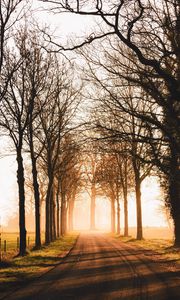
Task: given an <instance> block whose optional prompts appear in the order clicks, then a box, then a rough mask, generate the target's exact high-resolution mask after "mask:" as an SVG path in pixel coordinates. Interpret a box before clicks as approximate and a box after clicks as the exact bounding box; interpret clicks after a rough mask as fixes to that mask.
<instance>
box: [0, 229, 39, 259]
mask: <svg viewBox="0 0 180 300" xmlns="http://www.w3.org/2000/svg"><path fill="white" fill-rule="evenodd" d="M34 242H35V234H34V233H33V232H28V233H27V248H28V249H31V248H32V247H33V246H34ZM43 242H44V233H42V243H43ZM18 248H19V234H18V233H17V232H11V233H10V232H2V233H1V257H2V258H9V257H11V256H14V255H16V254H17V253H18Z"/></svg>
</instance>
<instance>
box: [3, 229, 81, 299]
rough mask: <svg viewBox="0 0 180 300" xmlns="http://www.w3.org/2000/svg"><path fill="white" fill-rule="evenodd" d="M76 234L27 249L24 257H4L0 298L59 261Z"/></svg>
mask: <svg viewBox="0 0 180 300" xmlns="http://www.w3.org/2000/svg"><path fill="white" fill-rule="evenodd" d="M77 236H78V234H75V233H70V234H68V235H66V236H64V237H62V238H60V239H58V240H56V241H55V242H53V243H51V244H50V245H48V246H43V247H42V249H40V250H31V251H29V254H28V255H27V256H25V257H15V258H14V259H12V258H11V259H9V258H7V257H6V259H5V260H3V261H2V262H0V299H1V298H3V297H4V295H6V294H7V293H9V292H10V291H12V290H13V289H14V288H18V287H19V286H22V284H24V283H26V282H28V281H30V280H32V279H36V278H37V277H39V276H41V275H42V274H43V273H44V272H46V271H48V270H49V269H51V268H52V267H54V266H55V265H57V264H58V263H60V261H61V256H62V254H63V253H64V252H68V251H69V250H70V249H71V248H72V246H73V245H74V243H75V242H76V239H77Z"/></svg>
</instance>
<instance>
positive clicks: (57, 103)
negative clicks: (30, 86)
mask: <svg viewBox="0 0 180 300" xmlns="http://www.w3.org/2000/svg"><path fill="white" fill-rule="evenodd" d="M49 79H50V81H49V92H48V94H47V95H46V105H43V108H42V109H41V111H40V113H39V118H40V120H41V129H40V135H39V143H42V144H43V145H44V148H43V152H42V153H41V160H42V164H43V165H44V170H45V172H46V174H47V178H48V186H47V194H46V231H45V232H46V243H49V242H51V241H52V240H53V239H54V234H53V233H55V226H54V225H55V223H54V220H55V217H54V210H53V207H54V204H55V202H54V201H55V200H54V199H55V198H54V197H55V196H54V195H55V193H54V192H55V191H54V188H55V182H54V181H55V174H56V168H57V165H58V159H59V156H60V154H61V143H62V140H63V138H64V136H65V134H66V133H67V132H69V131H71V130H72V127H73V119H74V117H75V114H76V111H77V107H78V104H79V101H80V96H79V87H76V88H75V86H74V83H73V73H72V69H71V70H70V68H69V69H68V66H67V65H65V63H60V62H58V61H57V60H56V61H55V62H54V64H53V71H52V73H51V78H49ZM53 224H54V225H53Z"/></svg>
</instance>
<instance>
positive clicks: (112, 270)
mask: <svg viewBox="0 0 180 300" xmlns="http://www.w3.org/2000/svg"><path fill="white" fill-rule="evenodd" d="M150 257H151V255H150V252H148V251H143V250H141V249H138V248H132V247H130V246H128V245H126V244H124V243H122V242H119V241H116V240H114V239H113V238H110V237H107V236H105V235H103V234H95V233H91V234H81V235H80V237H79V239H78V241H77V243H76V245H75V247H74V249H73V250H72V251H71V253H70V254H69V255H68V256H67V257H66V258H65V259H64V260H63V261H62V263H61V264H59V265H58V266H57V267H55V268H54V269H53V270H51V271H49V272H48V273H46V274H45V275H44V276H43V277H41V278H40V279H38V280H37V281H36V282H34V283H32V284H31V285H28V286H26V287H24V288H23V289H21V290H18V291H16V292H15V293H13V294H11V295H9V296H8V297H7V298H6V299H8V300H20V299H21V300H22V299H23V300H30V299H32V300H64V299H84V300H86V299H87V300H90V299H91V300H95V299H98V300H106V299H107V300H108V299H125V300H131V299H133V300H146V299H151V300H156V299H158V300H175V299H177V300H178V299H180V290H179V286H180V277H179V276H178V275H179V274H178V273H177V272H172V271H171V270H169V269H167V268H166V267H164V266H162V264H161V263H159V262H153V261H152V260H151V259H150Z"/></svg>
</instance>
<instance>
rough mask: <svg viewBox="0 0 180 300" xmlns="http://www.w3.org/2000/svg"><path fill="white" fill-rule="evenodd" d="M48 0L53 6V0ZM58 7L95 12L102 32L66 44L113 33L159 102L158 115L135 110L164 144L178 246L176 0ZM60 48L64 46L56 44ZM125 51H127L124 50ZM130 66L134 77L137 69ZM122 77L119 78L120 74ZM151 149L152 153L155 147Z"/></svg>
mask: <svg viewBox="0 0 180 300" xmlns="http://www.w3.org/2000/svg"><path fill="white" fill-rule="evenodd" d="M46 2H50V3H52V5H53V1H46ZM57 7H58V8H59V11H60V12H61V11H68V12H70V13H72V14H73V13H74V14H79V15H85V16H95V17H97V18H98V19H101V20H102V22H101V32H100V33H98V32H94V33H93V35H90V36H89V37H87V38H84V40H83V41H82V42H81V43H80V44H79V45H72V46H69V47H67V48H68V49H76V48H79V47H81V46H83V45H85V44H90V43H92V42H93V41H94V40H97V39H100V38H104V37H107V36H112V35H113V36H114V37H115V38H116V40H117V42H120V43H123V44H124V45H125V46H126V47H125V49H130V52H131V57H134V58H135V65H138V77H139V80H138V82H139V84H140V86H141V87H142V88H143V89H144V91H145V92H146V93H147V94H148V95H150V96H151V98H152V99H153V101H154V103H155V104H156V105H157V107H158V112H159V111H161V113H162V118H161V119H160V120H159V118H158V113H153V114H148V113H147V114H146V115H144V114H138V115H139V117H140V118H142V119H143V120H146V122H147V124H150V125H152V126H156V127H157V129H158V130H159V131H160V132H161V134H162V138H163V141H164V142H165V145H166V146H165V147H166V154H165V155H163V157H162V160H163V163H162V160H161V168H162V169H163V172H164V174H165V176H166V179H167V180H166V181H167V184H168V192H167V203H168V205H169V207H170V211H171V216H172V218H173V222H174V233H175V245H176V246H178V247H179V246H180V229H179V228H180V206H179V203H180V201H179V195H180V191H179V177H180V172H179V151H180V150H179V148H180V139H179V115H180V113H179V110H180V107H179V98H180V89H179V82H180V71H179V70H180V58H179V53H180V51H179V49H180V17H179V16H180V3H179V0H172V1H169V0H160V1H157V2H156V3H155V2H154V1H153V0H148V1H144V0H142V1H141V0H134V1H131V2H129V1H123V0H121V1H112V2H109V3H107V1H99V0H97V1H92V2H90V3H88V4H87V1H84V0H82V1H72V2H70V1H58V2H56V9H57ZM103 24H104V26H103ZM59 49H65V47H62V46H60V47H59ZM125 51H126V50H125ZM123 54H124V55H126V52H124V53H123ZM128 59H130V57H129V58H128ZM126 66H127V65H126ZM126 66H125V67H126ZM134 70H135V72H134V73H133V75H134V76H135V75H136V74H137V69H136V68H135V69H134ZM139 70H140V72H139ZM129 75H130V73H129ZM121 76H122V77H123V74H122V73H121ZM130 78H131V79H130ZM126 79H127V80H131V82H133V81H134V78H132V77H131V76H126ZM154 146H156V144H154ZM157 147H158V145H157ZM154 152H155V153H154V154H156V147H154ZM157 164H159V160H157Z"/></svg>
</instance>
